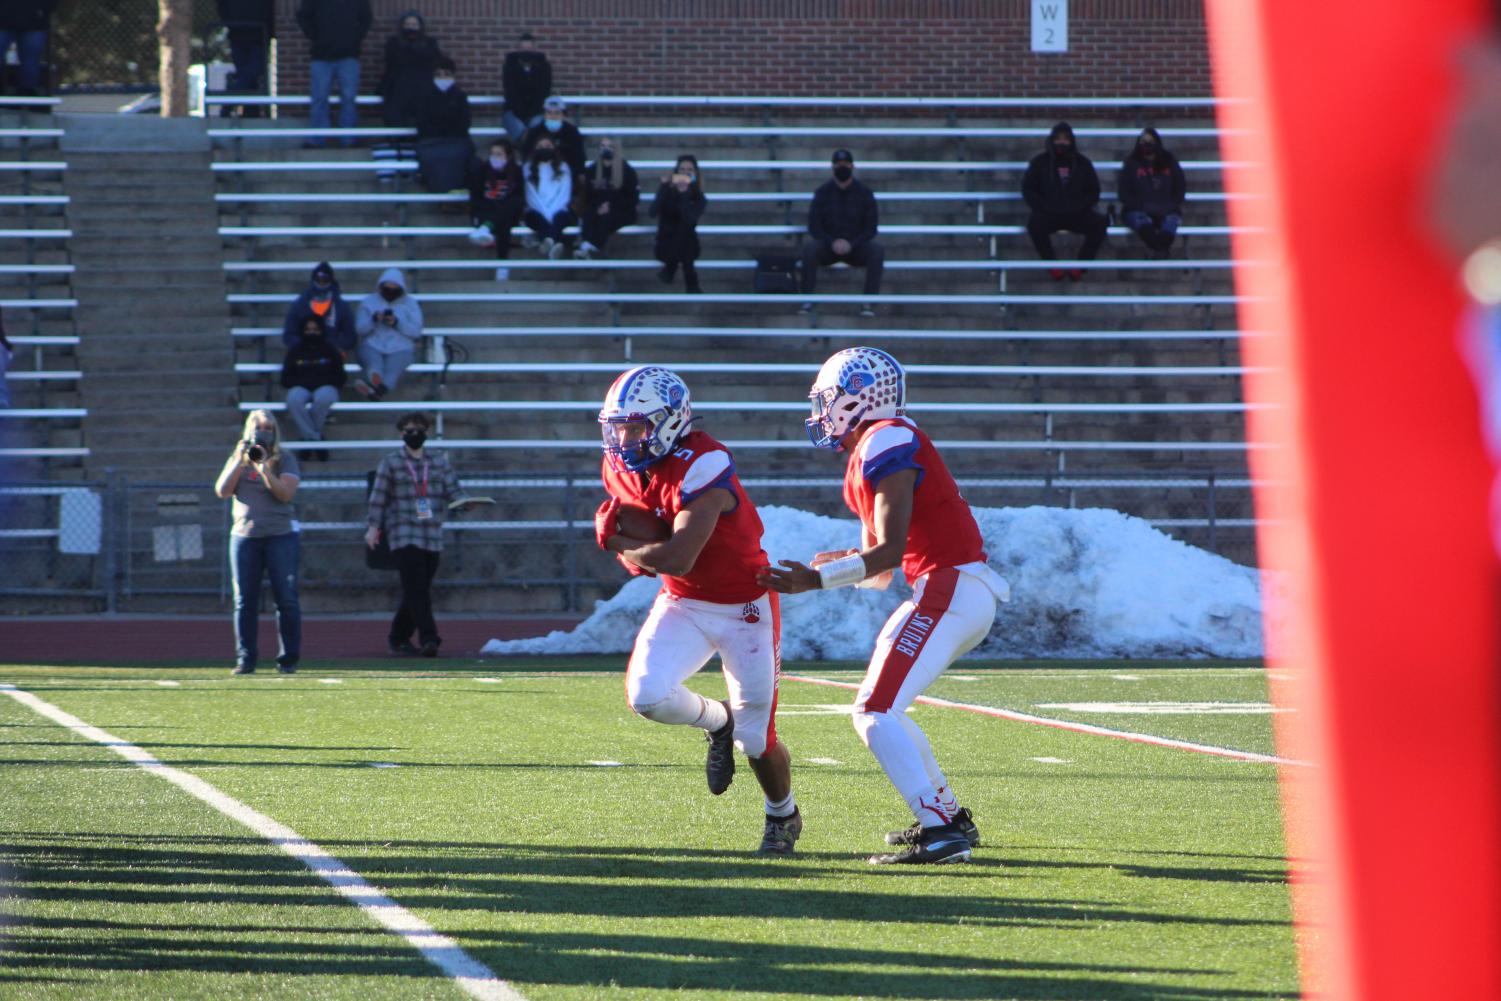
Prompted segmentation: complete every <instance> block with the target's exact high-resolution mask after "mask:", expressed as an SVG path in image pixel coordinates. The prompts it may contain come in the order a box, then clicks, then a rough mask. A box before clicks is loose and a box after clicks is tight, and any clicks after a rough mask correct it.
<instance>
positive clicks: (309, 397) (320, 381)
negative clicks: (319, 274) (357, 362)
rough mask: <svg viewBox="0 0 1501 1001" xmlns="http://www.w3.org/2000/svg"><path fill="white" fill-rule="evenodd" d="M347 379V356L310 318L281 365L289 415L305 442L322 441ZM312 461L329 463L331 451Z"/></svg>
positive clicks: (319, 323)
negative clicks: (329, 416) (330, 414)
mask: <svg viewBox="0 0 1501 1001" xmlns="http://www.w3.org/2000/svg"><path fill="white" fill-rule="evenodd" d="M346 378H347V376H346V375H345V373H344V353H343V352H342V351H340V350H339V349H338V348H336V347H334V346H333V345H332V344H330V343H328V339H327V338H326V337H325V336H324V326H323V321H321V320H319V319H318V318H317V317H316V316H313V317H309V318H308V320H307V323H306V325H305V326H304V327H303V329H302V338H301V340H299V341H298V342H297V346H296V347H294V348H292V349H291V350H289V351H288V352H287V356H286V358H285V359H284V360H283V361H282V363H281V384H282V387H283V388H284V389H286V391H287V416H289V417H290V418H291V419H292V423H293V424H295V425H296V426H297V433H298V434H299V435H300V436H301V438H302V440H303V441H322V440H323V425H324V424H325V423H327V422H328V412H329V411H330V410H332V409H333V406H334V404H335V403H336V402H337V401H338V399H339V390H340V389H341V388H342V387H343V385H344V381H345V379H346ZM308 457H309V458H316V459H322V460H324V461H325V462H326V461H327V460H328V452H327V451H326V450H324V449H318V450H317V451H316V452H311V453H309V456H308Z"/></svg>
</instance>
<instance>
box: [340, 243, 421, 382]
mask: <svg viewBox="0 0 1501 1001" xmlns="http://www.w3.org/2000/svg"><path fill="white" fill-rule="evenodd" d="M354 326H355V330H356V331H357V332H358V333H359V335H360V347H359V357H360V367H361V368H363V369H364V370H365V374H364V376H363V377H361V378H359V379H356V380H355V383H354V388H355V389H357V390H359V392H360V395H361V396H364V397H367V398H369V397H373V398H375V399H377V400H383V399H385V397H386V394H387V393H389V392H393V391H394V390H395V389H396V387H397V385H398V384H399V383H400V382H401V374H402V373H403V372H405V371H406V370H407V366H408V365H410V364H412V361H413V360H414V359H415V358H416V357H417V343H418V342H419V341H421V340H422V306H421V305H420V304H418V302H417V300H416V299H415V298H414V297H413V296H411V295H409V294H408V293H407V281H406V277H405V276H404V275H403V274H402V273H401V269H400V268H387V269H386V270H385V271H383V272H381V276H380V281H379V282H378V283H377V284H376V286H375V291H374V292H371V293H370V294H369V295H367V296H365V298H364V299H363V300H361V302H360V309H359V314H358V315H357V316H356V317H355V320H354Z"/></svg>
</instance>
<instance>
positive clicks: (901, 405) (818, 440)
mask: <svg viewBox="0 0 1501 1001" xmlns="http://www.w3.org/2000/svg"><path fill="white" fill-rule="evenodd" d="M808 400H809V401H810V402H811V403H812V406H813V416H811V417H809V418H808V419H807V420H806V421H804V422H803V425H804V426H805V427H806V428H807V429H808V440H809V441H811V442H813V444H815V445H817V446H818V447H819V448H832V449H838V448H839V447H840V444H839V441H840V439H841V438H843V437H844V436H845V435H846V434H848V433H849V430H850V428H852V427H854V426H855V425H856V424H859V423H860V422H861V421H876V420H882V419H885V418H888V417H901V416H902V415H903V414H905V413H906V412H907V410H906V407H907V373H906V372H904V371H902V366H901V365H899V364H897V360H896V359H895V358H893V357H891V355H889V354H887V353H886V352H884V351H882V350H880V349H879V348H845V349H844V350H843V351H838V352H835V353H834V354H833V355H831V356H830V357H829V360H828V361H826V362H824V363H823V368H820V369H819V370H818V376H817V377H816V378H815V379H814V380H813V388H812V389H811V390H809V392H808Z"/></svg>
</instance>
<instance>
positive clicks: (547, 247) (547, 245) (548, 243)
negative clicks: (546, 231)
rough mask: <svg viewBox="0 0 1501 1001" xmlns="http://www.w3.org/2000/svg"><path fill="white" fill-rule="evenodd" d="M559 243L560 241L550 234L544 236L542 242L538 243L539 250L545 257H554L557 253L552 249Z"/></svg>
mask: <svg viewBox="0 0 1501 1001" xmlns="http://www.w3.org/2000/svg"><path fill="white" fill-rule="evenodd" d="M557 245H558V241H556V240H554V239H553V238H552V237H550V236H544V237H543V238H542V242H541V243H539V244H537V252H538V253H540V254H541V255H542V256H543V257H554V256H556V255H555V254H553V252H552V251H553V248H554V247H556V246H557Z"/></svg>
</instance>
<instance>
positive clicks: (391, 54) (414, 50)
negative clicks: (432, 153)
mask: <svg viewBox="0 0 1501 1001" xmlns="http://www.w3.org/2000/svg"><path fill="white" fill-rule="evenodd" d="M441 56H442V53H441V52H439V51H438V43H437V42H436V41H435V40H434V39H433V37H432V36H431V35H429V34H428V33H427V31H426V25H425V24H424V22H423V20H422V15H421V13H419V12H418V11H415V10H409V11H407V12H406V13H405V14H403V15H401V17H400V18H399V19H398V20H397V22H396V34H394V35H392V36H391V37H390V38H388V39H386V68H385V71H384V72H383V73H382V74H381V78H380V96H381V107H380V113H381V119H382V120H383V121H384V122H385V123H386V124H387V125H389V126H391V127H392V128H408V129H409V128H411V127H412V126H414V125H416V124H417V108H418V106H419V105H420V104H421V103H422V98H423V96H424V95H426V94H427V92H428V91H429V90H430V89H431V87H432V80H433V70H435V69H437V68H438V59H439V58H440V57H441Z"/></svg>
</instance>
